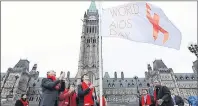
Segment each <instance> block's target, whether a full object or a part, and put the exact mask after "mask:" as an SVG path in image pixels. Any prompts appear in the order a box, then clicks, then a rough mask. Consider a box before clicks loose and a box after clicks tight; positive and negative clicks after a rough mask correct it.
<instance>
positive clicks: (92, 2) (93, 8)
mask: <svg viewBox="0 0 198 106" xmlns="http://www.w3.org/2000/svg"><path fill="white" fill-rule="evenodd" d="M88 10H89V11H90V12H96V11H97V8H96V3H95V1H94V0H91V4H90V6H89V9H88Z"/></svg>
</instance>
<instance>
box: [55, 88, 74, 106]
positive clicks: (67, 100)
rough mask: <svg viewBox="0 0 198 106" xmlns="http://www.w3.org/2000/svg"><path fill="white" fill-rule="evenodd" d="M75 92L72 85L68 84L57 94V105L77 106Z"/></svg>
mask: <svg viewBox="0 0 198 106" xmlns="http://www.w3.org/2000/svg"><path fill="white" fill-rule="evenodd" d="M76 101H77V94H76V92H75V89H74V85H69V86H68V88H67V89H65V91H63V92H61V94H60V95H59V106H77V103H76Z"/></svg>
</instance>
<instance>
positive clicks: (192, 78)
mask: <svg viewBox="0 0 198 106" xmlns="http://www.w3.org/2000/svg"><path fill="white" fill-rule="evenodd" d="M82 28H83V30H82V35H81V45H80V56H79V64H78V72H77V74H76V77H75V78H70V72H67V78H66V80H67V82H68V83H70V84H74V85H77V84H79V83H80V77H81V75H83V74H88V75H89V77H90V79H91V82H92V83H94V84H95V85H98V86H97V87H96V89H97V93H98V92H99V36H98V35H99V14H98V10H97V8H96V5H95V2H94V1H92V2H91V5H90V7H89V9H88V10H87V12H85V14H84V20H83V27H82ZM36 69H37V64H35V65H34V66H33V68H32V69H31V70H29V61H28V60H20V61H19V62H18V63H17V64H16V65H15V66H14V67H13V68H9V69H8V70H7V72H6V73H1V90H0V91H1V105H2V106H13V104H14V102H15V101H16V100H17V99H19V98H20V95H21V94H22V93H27V95H28V99H29V102H30V106H38V103H39V101H40V95H41V93H42V92H41V87H40V85H41V81H42V78H41V77H38V76H39V71H37V70H36ZM196 69H197V61H195V62H194V65H193V70H194V73H173V70H172V69H171V68H167V66H166V65H165V64H164V63H163V61H162V60H155V61H154V62H153V69H152V68H151V66H150V65H148V71H147V72H145V78H138V77H133V75H132V77H133V78H124V73H123V72H122V73H121V78H118V77H117V73H116V72H115V75H114V78H110V77H109V75H108V72H106V73H105V75H104V77H103V93H104V94H105V95H107V101H108V103H109V105H110V106H121V105H122V106H132V105H135V104H138V95H139V94H138V92H139V91H140V90H141V89H142V88H145V87H146V84H147V83H150V82H152V81H153V80H155V79H158V80H159V81H161V83H162V84H164V85H166V86H168V87H169V88H170V89H171V92H174V93H175V94H179V95H181V96H182V97H184V98H185V97H188V96H190V95H196V94H197V76H196V75H197V74H195V72H197V70H196ZM68 83H67V84H68Z"/></svg>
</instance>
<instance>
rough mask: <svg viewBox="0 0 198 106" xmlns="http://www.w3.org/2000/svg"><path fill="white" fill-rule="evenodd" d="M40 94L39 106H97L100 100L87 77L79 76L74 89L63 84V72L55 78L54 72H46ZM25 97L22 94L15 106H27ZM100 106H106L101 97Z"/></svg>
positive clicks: (70, 85)
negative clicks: (79, 81) (79, 80)
mask: <svg viewBox="0 0 198 106" xmlns="http://www.w3.org/2000/svg"><path fill="white" fill-rule="evenodd" d="M41 88H42V94H41V100H40V102H39V106H99V105H100V98H99V96H97V95H96V91H95V86H94V85H93V84H92V83H91V82H90V79H89V76H88V75H86V74H84V75H82V76H81V83H80V84H79V85H78V86H77V87H75V85H73V84H68V86H67V87H66V83H65V72H61V74H60V77H59V78H56V72H55V71H49V72H47V78H43V79H42V82H41ZM26 98H27V95H25V94H23V95H22V97H21V99H20V100H17V101H16V103H15V106H28V105H29V103H28V100H27V99H26ZM102 106H107V103H106V99H105V97H104V96H103V97H102Z"/></svg>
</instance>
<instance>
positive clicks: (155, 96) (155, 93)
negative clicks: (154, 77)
mask: <svg viewBox="0 0 198 106" xmlns="http://www.w3.org/2000/svg"><path fill="white" fill-rule="evenodd" d="M153 96H154V101H156V100H157V92H156V89H155V90H154V94H153Z"/></svg>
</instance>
